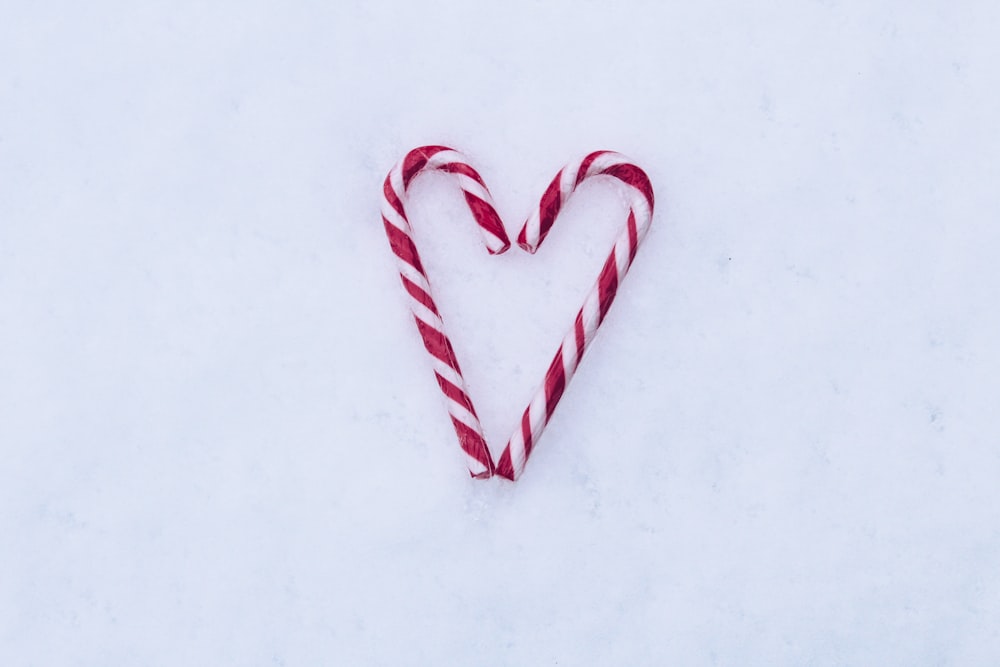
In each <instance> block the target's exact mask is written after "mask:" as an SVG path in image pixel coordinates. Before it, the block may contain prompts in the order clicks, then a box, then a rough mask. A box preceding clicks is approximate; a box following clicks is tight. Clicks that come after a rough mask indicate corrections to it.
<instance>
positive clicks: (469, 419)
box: [442, 394, 486, 441]
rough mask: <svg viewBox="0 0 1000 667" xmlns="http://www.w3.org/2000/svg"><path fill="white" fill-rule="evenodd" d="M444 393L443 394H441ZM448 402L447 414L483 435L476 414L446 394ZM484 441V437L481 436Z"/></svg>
mask: <svg viewBox="0 0 1000 667" xmlns="http://www.w3.org/2000/svg"><path fill="white" fill-rule="evenodd" d="M442 395H444V394H442ZM444 397H445V399H446V400H447V402H448V414H450V415H451V416H452V417H454V418H455V419H457V420H458V421H460V422H462V423H463V424H465V425H466V426H468V427H469V428H470V429H471V430H473V431H475V432H476V433H477V434H478V435H479V436H480V437H482V435H483V427H482V426H481V425H480V424H479V420H478V419H476V416H475V415H474V414H472V413H471V412H469V411H468V410H466V409H465V406H464V405H462V404H461V403H459V402H457V401H453V400H451V398H449V397H448V396H447V395H444ZM483 440H484V441H485V440H486V439H485V438H483Z"/></svg>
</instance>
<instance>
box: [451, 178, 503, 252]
mask: <svg viewBox="0 0 1000 667" xmlns="http://www.w3.org/2000/svg"><path fill="white" fill-rule="evenodd" d="M462 192H463V193H464V194H465V201H466V203H467V204H468V205H469V210H471V211H472V215H473V217H475V219H476V222H477V223H479V226H480V227H482V228H483V229H485V230H486V231H488V232H489V233H490V234H493V236H496V237H497V238H498V239H500V240H501V241H503V248H501V249H500V250H495V251H494V250H490V252H491V253H492V254H494V255H498V254H500V253H502V252H504V251H505V250H507V248H509V247H510V239H508V238H507V231H506V230H505V229H504V228H503V223H502V222H501V221H500V216H499V215H497V212H496V209H494V208H493V207H492V206H490V204H489V202H486V201H483V200H482V199H480V198H479V197H477V196H476V195H474V194H472V193H471V192H465V191H464V190H463V191H462Z"/></svg>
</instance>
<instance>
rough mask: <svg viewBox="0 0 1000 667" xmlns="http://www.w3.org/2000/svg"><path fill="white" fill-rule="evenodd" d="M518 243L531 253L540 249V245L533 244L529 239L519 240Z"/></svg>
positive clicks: (522, 248)
mask: <svg viewBox="0 0 1000 667" xmlns="http://www.w3.org/2000/svg"><path fill="white" fill-rule="evenodd" d="M517 245H518V246H520V248H521V250H523V251H525V252H526V253H528V254H529V255H534V254H535V253H536V252H537V251H538V246H536V245H531V244H530V243H528V242H527V241H519V242H518V244H517Z"/></svg>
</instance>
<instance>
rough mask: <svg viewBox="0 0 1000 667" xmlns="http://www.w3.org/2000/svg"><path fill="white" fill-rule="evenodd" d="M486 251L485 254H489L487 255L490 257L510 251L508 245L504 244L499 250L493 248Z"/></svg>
mask: <svg viewBox="0 0 1000 667" xmlns="http://www.w3.org/2000/svg"><path fill="white" fill-rule="evenodd" d="M486 250H487V252H489V253H490V254H491V255H502V254H504V253H505V252H507V251H508V250H510V244H509V243H504V244H503V245H502V246H500V247H499V248H495V249H494V248H487V249H486Z"/></svg>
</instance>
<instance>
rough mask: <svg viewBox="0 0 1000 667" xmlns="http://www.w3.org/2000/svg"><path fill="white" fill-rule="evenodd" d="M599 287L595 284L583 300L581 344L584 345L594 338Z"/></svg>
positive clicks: (597, 314)
mask: <svg viewBox="0 0 1000 667" xmlns="http://www.w3.org/2000/svg"><path fill="white" fill-rule="evenodd" d="M599 291H600V288H599V287H598V286H597V285H595V286H594V289H592V290H591V291H590V294H588V295H587V299H586V301H584V302H583V308H582V310H583V344H584V347H586V346H587V345H589V344H590V341H592V340H593V339H594V332H596V331H597V326H598V324H597V318H598V317H599V316H600V314H601V309H600V293H599Z"/></svg>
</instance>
